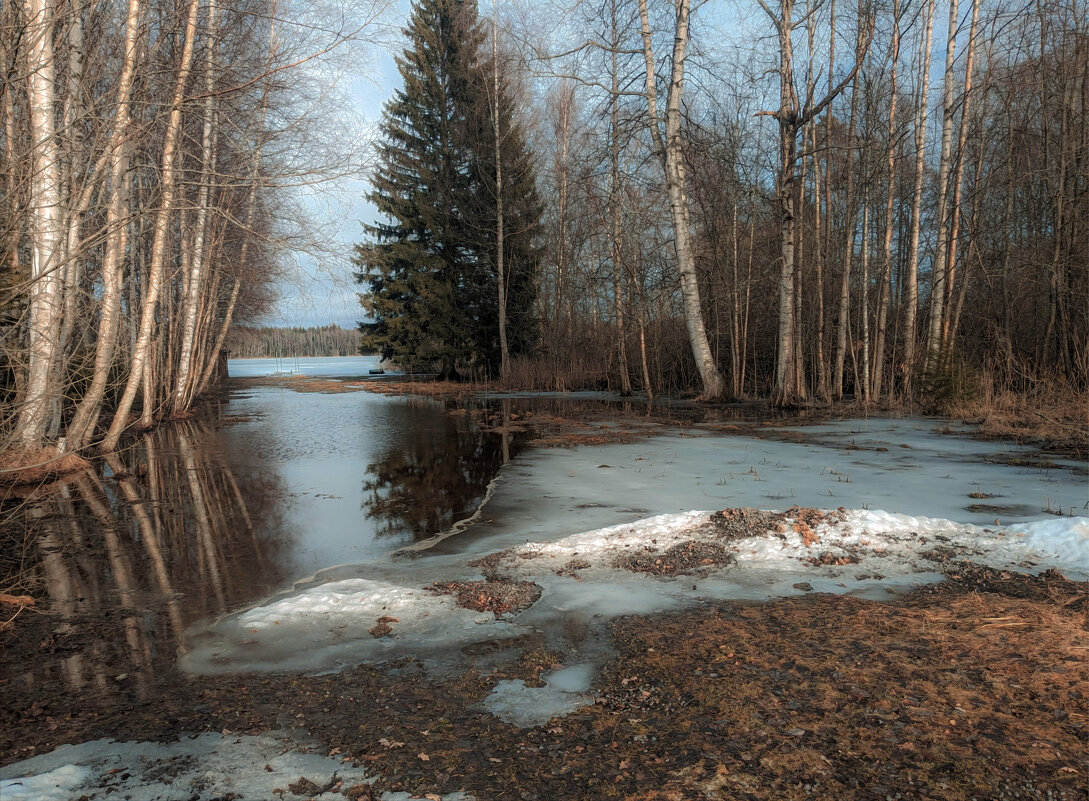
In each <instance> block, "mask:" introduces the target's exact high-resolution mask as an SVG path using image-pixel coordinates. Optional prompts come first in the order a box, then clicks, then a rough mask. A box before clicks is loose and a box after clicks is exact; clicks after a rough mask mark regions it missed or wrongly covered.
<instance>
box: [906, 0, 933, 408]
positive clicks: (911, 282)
mask: <svg viewBox="0 0 1089 801" xmlns="http://www.w3.org/2000/svg"><path fill="white" fill-rule="evenodd" d="M923 13H924V14H925V20H924V23H923V28H924V33H923V36H922V39H921V41H920V47H921V49H922V69H921V71H920V73H919V101H918V109H917V111H916V114H915V184H914V187H913V188H912V192H911V234H910V240H909V244H908V256H907V277H906V278H905V279H904V292H905V296H904V367H903V370H904V384H903V390H904V394H905V395H907V396H908V397H910V396H911V393H912V386H913V383H914V377H915V345H916V339H917V330H916V321H917V319H918V312H919V232H920V229H921V227H922V209H923V174H924V172H925V167H926V120H927V107H928V104H927V95H928V94H929V86H930V55H931V52H932V49H933V41H934V0H927V4H926V8H925V10H924V12H923Z"/></svg>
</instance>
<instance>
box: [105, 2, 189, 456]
mask: <svg viewBox="0 0 1089 801" xmlns="http://www.w3.org/2000/svg"><path fill="white" fill-rule="evenodd" d="M199 10H200V5H199V3H198V0H189V9H188V18H187V20H186V26H185V44H184V45H183V47H182V54H181V62H180V63H179V64H178V73H177V76H176V78H175V83H174V96H173V98H172V101H171V104H170V116H169V118H168V119H167V126H166V139H165V141H164V142H163V155H162V186H161V190H160V191H161V195H162V199H161V203H162V206H161V207H160V209H159V212H158V214H157V216H156V219H155V232H154V238H153V240H152V245H151V261H150V263H149V264H148V281H147V288H146V290H145V292H144V297H143V299H142V303H141V308H140V329H139V334H138V335H137V338H136V344H135V347H134V349H133V353H132V356H131V363H130V365H129V377H128V380H127V382H126V383H125V391H124V393H123V394H122V395H121V400H120V402H119V403H118V405H117V410H116V412H115V413H114V417H113V422H112V423H111V424H110V429H109V431H108V432H107V434H106V438H105V439H104V440H103V442H102V446H101V447H102V450H103V451H112V450H116V448H117V443H118V441H119V440H120V439H121V432H122V431H124V430H125V427H126V426H127V424H128V417H129V412H130V410H131V409H132V403H133V401H134V400H135V399H136V392H137V390H139V388H140V384H141V382H142V381H143V380H144V376H145V372H146V369H145V368H148V367H149V364H148V361H149V355H150V351H151V334H152V331H153V329H154V328H155V309H156V306H157V305H158V301H159V292H160V290H161V288H162V284H163V261H164V259H165V255H166V244H167V239H168V237H169V233H170V231H169V228H170V222H171V217H172V215H173V212H174V208H175V203H176V194H177V181H176V175H175V168H176V162H177V156H178V145H179V139H180V137H181V121H182V104H183V102H184V99H185V85H186V83H187V82H188V79H189V71H190V69H191V67H192V63H193V44H194V41H193V40H194V39H195V38H196V32H197V14H198V12H199ZM149 401H150V398H148V397H145V402H144V407H145V415H146V414H147V413H149V412H150V408H151V403H150V402H149Z"/></svg>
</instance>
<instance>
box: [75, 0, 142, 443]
mask: <svg viewBox="0 0 1089 801" xmlns="http://www.w3.org/2000/svg"><path fill="white" fill-rule="evenodd" d="M140 16H141V10H140V0H129V2H128V12H127V14H126V17H125V55H124V60H123V62H122V65H121V75H120V78H119V80H118V87H117V106H116V113H115V116H114V127H113V131H112V132H111V134H110V141H109V144H108V145H107V150H108V153H109V159H110V186H109V200H108V202H107V206H106V247H105V254H104V256H103V262H102V301H101V303H100V306H99V320H98V338H97V344H96V348H95V363H94V372H93V374H92V377H91V384H90V386H89V387H88V388H87V392H86V393H85V394H84V396H83V398H82V400H81V401H80V403H79V405H78V406H77V407H76V412H75V415H74V417H73V418H72V422H71V424H70V425H69V426H68V431H67V434H68V443H69V446H70V447H71V448H73V449H75V448H81V447H83V446H84V445H85V444H86V443H87V438H88V435H89V433H90V431H91V430H93V429H94V426H95V424H96V423H97V422H98V417H99V414H100V410H101V407H102V398H103V395H104V394H105V391H106V385H107V382H108V380H109V374H110V368H111V367H112V366H113V357H114V353H115V351H116V349H117V334H118V326H119V323H120V315H121V293H122V284H123V282H122V271H123V269H124V252H125V242H126V233H127V230H128V226H127V222H126V220H125V217H126V216H127V196H128V192H127V188H126V186H125V183H126V181H127V180H128V179H127V176H126V172H127V168H128V154H127V139H128V135H129V126H130V122H131V101H132V84H133V77H134V75H135V71H136V51H137V47H138V45H139V31H140Z"/></svg>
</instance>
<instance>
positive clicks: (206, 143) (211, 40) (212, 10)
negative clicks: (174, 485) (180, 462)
mask: <svg viewBox="0 0 1089 801" xmlns="http://www.w3.org/2000/svg"><path fill="white" fill-rule="evenodd" d="M216 12H217V7H216V0H209V2H208V22H207V25H208V28H207V34H206V42H205V47H206V48H207V51H206V54H205V64H204V111H203V117H204V120H203V126H202V128H201V139H200V159H201V173H200V188H199V189H198V191H197V213H196V220H195V221H194V223H193V227H194V233H193V245H192V263H191V265H190V268H189V274H188V277H187V280H186V283H185V297H184V299H183V302H182V319H183V321H184V322H183V325H182V331H181V344H180V352H179V355H178V367H177V370H176V371H175V372H174V377H175V378H174V396H173V400H172V401H171V405H172V413H173V414H175V415H178V414H181V413H182V412H184V411H185V410H186V409H187V408H188V407H189V402H190V400H191V399H192V390H193V388H194V387H193V385H194V383H195V379H196V377H197V370H195V369H194V365H193V359H194V354H195V351H196V343H197V328H198V326H197V322H198V318H199V316H200V308H201V302H202V296H203V294H204V293H203V289H204V285H205V282H206V280H207V277H206V274H207V267H206V262H207V259H208V255H207V251H208V250H210V249H209V248H207V247H206V240H207V238H208V210H209V206H210V198H211V183H212V180H213V177H214V175H215V138H214V137H215V135H214V129H215V122H216V120H215V117H216V110H215V91H214V90H215V77H216V49H217V46H218V42H219V39H218V33H217V30H216V24H217V23H216Z"/></svg>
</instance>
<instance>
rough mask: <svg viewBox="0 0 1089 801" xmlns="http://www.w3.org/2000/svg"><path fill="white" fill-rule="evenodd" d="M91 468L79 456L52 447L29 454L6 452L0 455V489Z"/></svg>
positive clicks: (43, 481) (89, 464)
mask: <svg viewBox="0 0 1089 801" xmlns="http://www.w3.org/2000/svg"><path fill="white" fill-rule="evenodd" d="M90 466H91V463H90V462H88V461H87V460H86V459H84V458H83V457H82V456H80V455H79V454H78V453H65V452H63V451H61V450H59V449H58V448H57V447H56V446H54V445H47V446H45V447H44V448H41V449H38V450H29V451H27V450H8V451H5V452H3V453H2V454H0V486H9V487H14V486H19V485H27V484H42V483H45V482H46V481H51V480H53V479H55V478H59V477H60V476H66V475H70V474H72V473H79V472H82V471H84V470H87V469H89V468H90Z"/></svg>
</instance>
